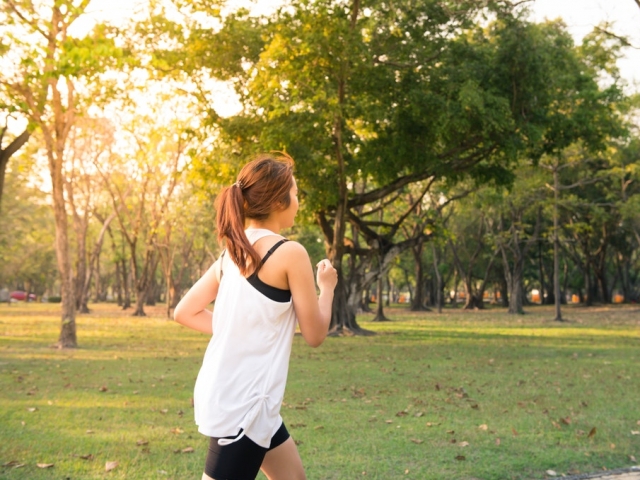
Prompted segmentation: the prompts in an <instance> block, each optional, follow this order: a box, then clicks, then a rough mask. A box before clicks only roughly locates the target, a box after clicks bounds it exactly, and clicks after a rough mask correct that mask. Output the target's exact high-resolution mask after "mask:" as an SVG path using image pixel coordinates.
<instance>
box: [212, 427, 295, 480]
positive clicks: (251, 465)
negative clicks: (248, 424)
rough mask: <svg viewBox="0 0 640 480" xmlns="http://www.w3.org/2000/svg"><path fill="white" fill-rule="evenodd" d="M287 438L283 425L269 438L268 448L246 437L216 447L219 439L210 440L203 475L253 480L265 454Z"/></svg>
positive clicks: (223, 478)
mask: <svg viewBox="0 0 640 480" xmlns="http://www.w3.org/2000/svg"><path fill="white" fill-rule="evenodd" d="M240 433H242V430H241V431H240ZM224 438H229V439H233V438H235V437H224ZM288 438H289V432H288V431H287V427H285V426H284V423H283V424H282V425H280V428H279V429H278V431H277V432H276V433H275V434H274V435H273V437H271V445H269V448H263V447H261V446H260V445H258V444H257V443H255V442H254V441H253V440H251V439H250V438H249V437H247V436H246V435H245V436H243V437H242V438H241V439H240V440H238V441H237V442H233V443H230V444H228V445H218V440H219V439H218V438H211V441H210V442H209V453H208V454H207V461H206V463H205V467H204V473H206V474H207V475H209V476H210V477H211V478H213V479H215V480H255V478H256V477H257V476H258V472H259V471H260V466H261V465H262V461H263V460H264V456H265V455H266V454H267V452H268V451H269V450H272V449H274V448H276V447H277V446H279V445H282V444H283V443H284V442H285V441H287V439H288Z"/></svg>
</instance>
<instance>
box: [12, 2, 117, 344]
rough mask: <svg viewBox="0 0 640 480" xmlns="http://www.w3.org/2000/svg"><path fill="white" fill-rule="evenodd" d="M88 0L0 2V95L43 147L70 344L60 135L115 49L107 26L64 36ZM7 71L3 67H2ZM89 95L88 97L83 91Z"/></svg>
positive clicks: (71, 294)
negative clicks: (0, 34)
mask: <svg viewBox="0 0 640 480" xmlns="http://www.w3.org/2000/svg"><path fill="white" fill-rule="evenodd" d="M88 4H89V0H80V1H72V0H57V1H55V2H46V1H44V0H43V1H38V0H25V1H16V0H6V1H5V2H3V3H2V7H1V8H2V10H1V12H2V15H3V19H6V25H7V26H6V27H5V37H4V41H3V45H4V48H3V50H2V51H1V52H0V53H2V57H3V58H2V63H3V65H7V64H8V65H9V69H8V71H7V73H8V74H5V75H4V76H3V77H2V79H1V80H0V85H1V86H2V89H3V96H4V97H6V98H7V99H8V101H10V102H11V104H12V106H13V107H14V108H15V111H16V112H19V113H20V114H21V115H24V116H25V118H27V119H28V121H29V124H30V125H31V126H33V127H34V128H38V129H39V131H40V132H41V134H42V138H43V141H44V144H45V146H46V154H47V159H48V165H49V173H50V176H51V184H52V200H53V209H54V214H55V225H56V257H57V261H58V270H59V273H60V283H61V292H62V312H61V317H62V318H61V320H62V322H61V329H60V335H59V338H58V346H59V347H61V348H68V347H75V346H76V345H77V338H76V318H75V317H76V309H75V290H74V285H73V275H72V268H71V256H70V252H69V238H68V219H67V208H66V204H65V198H64V180H63V164H64V153H65V149H66V147H67V140H68V137H69V133H70V131H71V128H72V127H73V125H74V123H75V120H76V117H77V115H78V113H80V112H82V110H83V109H84V108H86V105H87V103H86V102H88V100H89V98H91V96H90V92H88V89H87V88H86V87H87V85H88V83H89V82H90V81H92V80H93V79H95V78H96V77H97V76H99V74H100V73H101V72H103V71H104V70H105V69H106V68H108V67H109V66H111V65H114V64H115V63H117V59H118V58H119V57H121V52H120V51H119V50H118V49H117V48H116V47H115V46H114V42H113V38H111V37H110V34H109V32H108V31H107V29H105V28H103V27H96V28H95V29H94V30H93V32H92V34H91V35H90V36H88V37H85V38H83V39H78V38H74V37H72V36H71V35H70V33H69V32H70V27H71V25H72V24H73V23H74V22H75V21H76V20H77V18H78V17H79V16H80V15H81V14H82V13H83V12H84V10H85V9H86V7H87V5H88ZM5 71H6V70H4V69H3V73H4V72H5ZM86 94H89V95H86Z"/></svg>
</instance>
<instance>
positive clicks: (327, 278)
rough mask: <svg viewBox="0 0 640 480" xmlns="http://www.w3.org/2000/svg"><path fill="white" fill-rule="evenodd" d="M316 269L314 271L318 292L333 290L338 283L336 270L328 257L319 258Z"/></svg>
mask: <svg viewBox="0 0 640 480" xmlns="http://www.w3.org/2000/svg"><path fill="white" fill-rule="evenodd" d="M316 268H317V269H318V271H317V272H316V283H317V284H318V288H320V292H324V291H325V290H327V291H333V290H334V289H335V288H336V285H337V284H338V271H337V270H336V269H335V268H333V265H331V262H330V261H329V260H328V259H326V258H325V259H324V260H320V262H318V264H317V265H316Z"/></svg>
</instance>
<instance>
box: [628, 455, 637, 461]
mask: <svg viewBox="0 0 640 480" xmlns="http://www.w3.org/2000/svg"><path fill="white" fill-rule="evenodd" d="M629 460H631V461H632V462H634V463H635V462H637V460H636V457H634V456H633V455H629Z"/></svg>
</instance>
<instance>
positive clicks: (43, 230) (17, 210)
mask: <svg viewBox="0 0 640 480" xmlns="http://www.w3.org/2000/svg"><path fill="white" fill-rule="evenodd" d="M29 154H33V149H31V151H28V152H27V154H25V155H21V156H19V157H17V158H15V159H14V160H13V161H12V163H11V164H10V168H9V171H8V172H7V175H6V178H5V189H4V195H3V198H2V220H1V221H0V224H1V226H2V228H0V286H4V287H7V288H9V289H25V290H29V291H30V292H34V293H36V294H38V295H42V294H43V293H45V291H46V290H47V289H48V288H50V287H52V286H53V284H54V282H55V280H56V277H57V269H56V257H55V249H54V242H55V233H54V222H53V212H52V211H51V208H50V207H49V206H48V201H49V198H48V195H47V194H46V193H44V192H43V191H42V190H40V188H38V186H37V185H34V184H33V183H32V182H33V178H34V176H35V175H36V173H37V171H38V166H37V165H36V164H34V163H33V161H32V160H31V159H30V156H29Z"/></svg>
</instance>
